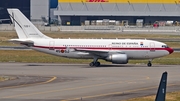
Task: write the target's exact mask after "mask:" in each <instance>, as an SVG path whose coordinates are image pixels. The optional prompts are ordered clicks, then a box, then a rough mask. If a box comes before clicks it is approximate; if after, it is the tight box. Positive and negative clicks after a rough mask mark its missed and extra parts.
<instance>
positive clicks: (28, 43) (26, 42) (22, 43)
mask: <svg viewBox="0 0 180 101" xmlns="http://www.w3.org/2000/svg"><path fill="white" fill-rule="evenodd" d="M9 42H12V43H15V44H21V45H26V46H28V47H30V46H34V42H33V41H31V40H20V39H11V40H9Z"/></svg>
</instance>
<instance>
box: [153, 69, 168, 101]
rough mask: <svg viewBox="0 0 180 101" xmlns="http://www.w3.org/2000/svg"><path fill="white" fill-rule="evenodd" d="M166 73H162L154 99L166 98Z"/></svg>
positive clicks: (159, 100)
mask: <svg viewBox="0 0 180 101" xmlns="http://www.w3.org/2000/svg"><path fill="white" fill-rule="evenodd" d="M167 75H168V73H167V72H164V73H163V74H162V77H161V81H160V83H159V88H158V91H157V94H156V98H155V101H165V100H166V86H167Z"/></svg>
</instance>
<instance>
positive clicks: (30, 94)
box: [2, 78, 148, 99]
mask: <svg viewBox="0 0 180 101" xmlns="http://www.w3.org/2000/svg"><path fill="white" fill-rule="evenodd" d="M144 80H148V79H147V78H145V79H139V80H136V81H144ZM133 81H134V80H131V81H125V82H121V81H118V82H111V83H103V84H96V85H89V86H80V87H74V88H66V89H61V90H51V91H42V92H35V93H29V94H19V95H12V96H6V97H2V98H4V99H5V98H17V97H23V96H32V95H40V94H47V93H54V92H61V91H70V90H77V89H84V88H91V87H98V86H106V85H113V84H118V83H119V84H121V83H128V82H133Z"/></svg>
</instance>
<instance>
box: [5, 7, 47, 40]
mask: <svg viewBox="0 0 180 101" xmlns="http://www.w3.org/2000/svg"><path fill="white" fill-rule="evenodd" d="M7 10H8V13H9V16H10V18H11V20H12V22H13V24H14V27H15V30H16V33H17V34H18V37H19V39H28V38H31V39H38V38H43V39H47V38H50V37H48V36H46V35H44V34H42V33H41V32H40V31H39V30H38V29H37V28H36V27H35V26H34V25H33V24H32V23H31V22H30V21H29V20H28V19H27V18H26V17H25V16H24V14H22V12H21V11H20V10H19V9H7Z"/></svg>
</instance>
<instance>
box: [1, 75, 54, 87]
mask: <svg viewBox="0 0 180 101" xmlns="http://www.w3.org/2000/svg"><path fill="white" fill-rule="evenodd" d="M55 79H57V77H55V76H54V77H52V78H51V79H50V80H48V81H45V82H39V83H33V84H23V85H17V86H9V87H1V88H0V90H1V89H9V88H18V87H24V86H33V85H40V84H46V83H50V82H52V81H54V80H55Z"/></svg>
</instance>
